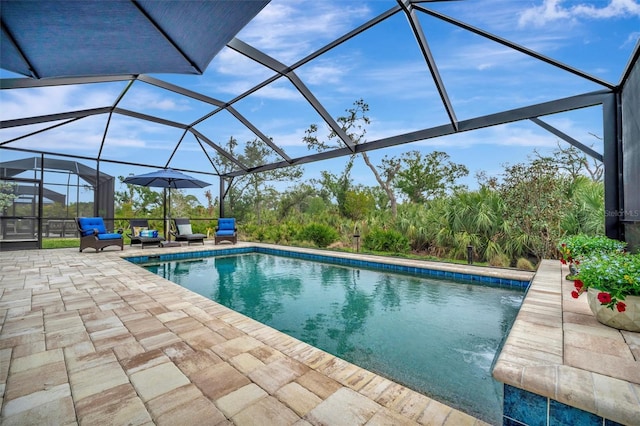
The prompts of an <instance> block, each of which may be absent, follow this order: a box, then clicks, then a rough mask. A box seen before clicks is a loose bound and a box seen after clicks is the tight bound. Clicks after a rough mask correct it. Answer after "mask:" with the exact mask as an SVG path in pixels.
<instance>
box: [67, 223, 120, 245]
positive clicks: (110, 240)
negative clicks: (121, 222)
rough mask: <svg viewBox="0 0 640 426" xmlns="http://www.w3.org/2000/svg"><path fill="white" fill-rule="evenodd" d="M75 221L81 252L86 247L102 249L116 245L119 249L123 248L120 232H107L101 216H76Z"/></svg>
mask: <svg viewBox="0 0 640 426" xmlns="http://www.w3.org/2000/svg"><path fill="white" fill-rule="evenodd" d="M76 223H77V224H78V232H79V234H80V251H81V252H82V250H84V249H86V248H94V249H95V250H96V251H99V250H100V251H102V250H104V248H105V247H109V246H118V247H120V250H123V249H124V244H123V240H122V234H120V233H117V232H108V231H107V228H106V227H105V224H104V220H103V219H102V218H101V217H78V218H76Z"/></svg>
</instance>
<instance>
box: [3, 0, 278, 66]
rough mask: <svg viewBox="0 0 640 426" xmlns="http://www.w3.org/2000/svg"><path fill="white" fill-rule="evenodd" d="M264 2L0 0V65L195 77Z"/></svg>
mask: <svg viewBox="0 0 640 426" xmlns="http://www.w3.org/2000/svg"><path fill="white" fill-rule="evenodd" d="M269 1H270V0H252V1H234V0H215V1H212V0H197V1H196V0H194V1H156V0H139V1H130V0H111V1H102V0H85V1H80V2H79V1H68V0H39V1H29V0H14V1H4V0H3V1H2V7H1V8H0V16H1V17H2V36H1V37H0V52H1V55H0V56H1V57H0V59H1V60H0V62H1V63H2V68H4V69H6V70H9V71H13V72H15V73H19V74H23V75H26V76H29V77H33V78H50V77H81V76H105V75H122V74H149V73H180V74H202V73H203V72H204V70H205V69H206V68H207V66H208V65H209V63H210V62H211V60H212V59H213V57H214V56H215V55H216V54H217V53H218V52H220V50H222V48H224V47H225V45H226V44H227V43H228V42H229V41H231V39H233V37H235V35H236V34H237V33H238V32H239V31H240V30H241V29H242V28H243V27H244V26H245V25H246V24H247V23H249V21H250V20H251V19H253V17H254V16H256V15H257V14H258V12H260V11H261V10H262V9H263V8H264V7H265V6H266V5H267V4H268V3H269Z"/></svg>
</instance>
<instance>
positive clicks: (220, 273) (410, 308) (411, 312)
mask: <svg viewBox="0 0 640 426" xmlns="http://www.w3.org/2000/svg"><path fill="white" fill-rule="evenodd" d="M145 267H146V268H147V269H149V270H151V271H153V272H154V273H156V274H158V275H160V276H163V277H165V278H167V279H169V280H171V281H173V282H175V283H177V284H180V285H182V286H183V287H185V288H188V289H190V290H192V291H194V292H196V293H199V294H201V295H203V296H205V297H208V298H210V299H212V300H214V301H216V302H218V303H221V304H223V305H225V306H227V307H229V308H231V309H233V310H236V311H238V312H241V313H243V314H245V315H247V316H249V317H251V318H254V319H256V320H258V321H260V322H262V323H264V324H267V325H269V326H272V327H274V328H276V329H278V330H280V331H282V332H285V333H287V334H289V335H292V336H294V337H296V338H298V339H300V340H303V341H305V342H307V343H309V344H311V345H314V346H316V347H319V348H321V349H323V350H325V351H327V352H330V353H332V354H334V355H337V356H339V357H341V358H343V359H346V360H347V361H350V362H352V363H354V364H357V365H359V366H361V367H363V368H366V369H368V370H371V371H374V372H376V373H378V374H381V375H383V376H387V377H389V378H391V379H392V380H394V381H396V382H399V383H402V384H404V385H406V386H408V387H410V388H413V389H415V390H417V391H419V392H422V393H424V394H426V395H429V396H431V397H433V398H434V399H437V400H440V401H442V402H444V403H446V404H448V405H451V406H454V407H456V408H459V409H461V410H463V411H466V412H468V413H469V414H472V415H475V416H476V417H479V418H481V419H483V420H486V421H489V422H491V423H499V422H500V419H501V411H502V402H501V401H502V387H501V386H500V385H499V384H497V382H495V381H494V380H493V378H492V377H491V372H490V370H491V365H492V362H493V359H494V357H495V355H496V353H497V351H498V350H499V347H500V345H501V343H502V339H503V337H504V336H505V335H506V333H507V332H508V330H509V328H510V327H511V324H512V323H513V320H514V319H515V316H516V314H517V312H518V309H519V306H520V303H521V301H522V299H523V296H524V291H523V289H513V288H498V287H491V286H486V285H477V284H473V283H471V282H470V281H460V282H452V281H447V280H441V279H435V278H423V277H418V276H415V275H408V274H398V273H387V272H383V271H375V270H369V269H363V268H350V267H344V266H338V265H331V264H325V263H318V262H311V261H307V260H301V259H294V258H289V257H281V256H271V255H265V254H258V253H249V254H244V255H239V256H224V257H208V258H196V259H191V260H181V261H168V262H162V263H156V264H151V265H146V266H145Z"/></svg>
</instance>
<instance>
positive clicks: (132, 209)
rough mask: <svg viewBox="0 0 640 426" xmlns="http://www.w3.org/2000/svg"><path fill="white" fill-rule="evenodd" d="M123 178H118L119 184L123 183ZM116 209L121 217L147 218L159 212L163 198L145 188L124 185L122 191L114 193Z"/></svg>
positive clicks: (161, 195)
mask: <svg viewBox="0 0 640 426" xmlns="http://www.w3.org/2000/svg"><path fill="white" fill-rule="evenodd" d="M124 179H125V178H124V176H118V180H120V183H123V181H124ZM114 198H115V202H116V209H119V210H120V214H121V215H122V216H128V214H124V212H127V213H130V214H131V215H142V216H148V215H150V214H151V213H153V212H156V213H157V212H159V211H160V209H161V207H162V206H163V202H164V197H163V194H162V193H159V192H156V191H153V190H152V189H151V188H149V187H147V186H141V185H131V184H125V190H124V191H116V193H115V195H114Z"/></svg>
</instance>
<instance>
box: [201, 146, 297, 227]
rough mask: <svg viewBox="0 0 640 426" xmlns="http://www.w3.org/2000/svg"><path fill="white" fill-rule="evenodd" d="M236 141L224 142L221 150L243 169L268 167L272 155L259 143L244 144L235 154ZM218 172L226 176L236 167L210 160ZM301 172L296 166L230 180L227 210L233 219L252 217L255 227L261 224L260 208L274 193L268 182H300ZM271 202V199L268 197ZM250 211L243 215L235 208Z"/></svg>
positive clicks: (223, 159)
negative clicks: (234, 158) (240, 151)
mask: <svg viewBox="0 0 640 426" xmlns="http://www.w3.org/2000/svg"><path fill="white" fill-rule="evenodd" d="M237 146H238V141H237V140H236V139H235V138H233V137H231V138H229V141H228V142H227V146H226V147H225V149H226V150H227V152H229V153H230V154H231V155H234V156H235V157H236V158H237V159H238V161H240V162H241V163H242V164H244V165H245V166H246V167H247V168H249V169H251V168H255V167H259V166H262V165H263V164H266V163H270V162H273V161H275V160H274V158H273V157H274V151H273V150H272V149H271V148H269V147H268V146H267V145H265V144H264V143H263V142H262V141H261V140H259V139H253V140H251V141H248V142H247V143H246V144H245V147H244V151H243V152H242V153H241V154H236V153H235V148H236V147H237ZM213 163H214V164H215V166H216V168H217V170H218V172H219V173H220V174H223V175H224V174H226V173H229V172H231V171H233V170H235V169H236V168H237V165H236V164H235V163H233V162H232V161H231V160H229V159H228V158H226V157H224V156H217V157H214V158H213ZM302 174H303V169H302V167H300V166H293V167H286V168H282V169H274V170H269V171H264V172H257V173H248V174H246V175H243V176H240V177H236V178H234V179H233V180H232V181H231V183H229V192H228V194H229V200H230V210H231V211H233V213H234V215H235V216H236V218H241V217H243V216H245V215H247V214H250V213H254V214H255V215H256V219H257V221H258V223H260V221H261V212H262V209H263V205H264V203H265V201H266V200H268V199H269V196H267V195H266V194H273V193H274V191H275V189H274V188H273V186H271V185H269V184H268V183H269V182H291V181H295V180H298V179H300V177H301V176H302ZM271 198H272V199H273V196H271ZM239 204H240V206H246V207H249V206H250V207H251V208H250V209H246V210H245V211H244V212H240V211H237V207H239Z"/></svg>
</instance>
